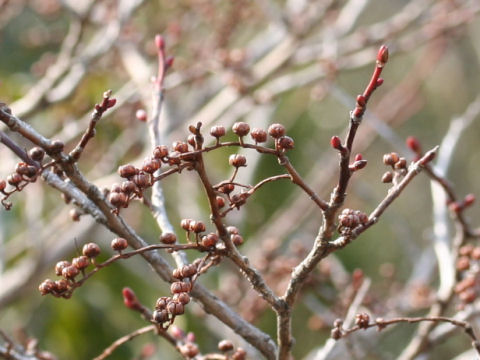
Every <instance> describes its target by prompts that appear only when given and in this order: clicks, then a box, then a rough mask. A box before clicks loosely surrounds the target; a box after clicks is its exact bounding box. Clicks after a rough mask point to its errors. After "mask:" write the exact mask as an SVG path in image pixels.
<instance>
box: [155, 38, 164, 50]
mask: <svg viewBox="0 0 480 360" xmlns="http://www.w3.org/2000/svg"><path fill="white" fill-rule="evenodd" d="M155 45H156V46H157V49H158V50H163V49H164V48H165V40H163V36H162V35H160V34H157V35H155Z"/></svg>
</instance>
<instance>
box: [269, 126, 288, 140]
mask: <svg viewBox="0 0 480 360" xmlns="http://www.w3.org/2000/svg"><path fill="white" fill-rule="evenodd" d="M268 133H269V134H270V136H271V137H273V138H274V139H278V138H279V137H282V136H283V135H285V126H283V125H282V124H272V125H270V126H269V127H268Z"/></svg>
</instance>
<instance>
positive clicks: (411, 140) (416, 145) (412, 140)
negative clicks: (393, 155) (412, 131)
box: [406, 136, 422, 154]
mask: <svg viewBox="0 0 480 360" xmlns="http://www.w3.org/2000/svg"><path fill="white" fill-rule="evenodd" d="M406 144H407V147H408V148H409V149H410V150H412V151H413V152H414V153H416V154H419V153H421V152H422V146H421V145H420V141H418V139H417V138H416V137H415V136H409V137H407V140H406Z"/></svg>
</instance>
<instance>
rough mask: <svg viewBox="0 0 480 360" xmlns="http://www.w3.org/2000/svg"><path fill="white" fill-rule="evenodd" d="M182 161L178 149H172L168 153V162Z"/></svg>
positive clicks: (171, 163) (172, 163)
mask: <svg viewBox="0 0 480 360" xmlns="http://www.w3.org/2000/svg"><path fill="white" fill-rule="evenodd" d="M181 162H182V159H180V153H179V152H178V151H172V152H171V153H169V154H168V164H169V165H172V166H173V165H179V164H180V163H181Z"/></svg>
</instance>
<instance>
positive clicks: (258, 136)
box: [250, 128, 267, 143]
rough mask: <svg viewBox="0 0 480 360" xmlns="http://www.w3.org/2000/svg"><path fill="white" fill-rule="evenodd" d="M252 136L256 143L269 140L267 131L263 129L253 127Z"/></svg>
mask: <svg viewBox="0 0 480 360" xmlns="http://www.w3.org/2000/svg"><path fill="white" fill-rule="evenodd" d="M250 136H251V137H252V139H253V140H254V141H255V142H256V143H264V142H265V141H267V132H266V131H265V130H263V129H259V128H253V129H252V131H251V133H250Z"/></svg>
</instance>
